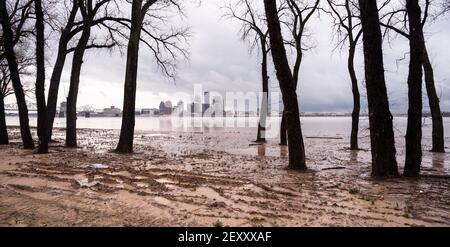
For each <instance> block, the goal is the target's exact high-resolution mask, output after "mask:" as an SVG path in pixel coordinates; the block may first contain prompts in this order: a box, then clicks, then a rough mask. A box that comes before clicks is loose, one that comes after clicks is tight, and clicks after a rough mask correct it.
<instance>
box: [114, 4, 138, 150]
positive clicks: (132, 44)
mask: <svg viewBox="0 0 450 247" xmlns="http://www.w3.org/2000/svg"><path fill="white" fill-rule="evenodd" d="M141 6H142V0H133V4H132V10H131V30H130V38H129V41H128V52H127V67H126V74H125V86H124V98H123V114H122V126H121V130H120V139H119V143H118V145H117V148H116V152H119V153H132V152H133V137H134V124H135V105H136V80H137V69H138V58H139V40H140V36H141V27H142V18H143V17H142V14H141Z"/></svg>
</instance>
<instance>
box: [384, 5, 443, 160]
mask: <svg viewBox="0 0 450 247" xmlns="http://www.w3.org/2000/svg"><path fill="white" fill-rule="evenodd" d="M424 4H425V7H424V13H423V15H422V17H421V20H420V21H421V28H420V35H421V36H422V63H423V64H422V66H423V70H424V74H425V88H426V90H427V95H428V103H429V106H430V112H431V118H432V141H433V142H432V143H433V144H432V149H431V152H440V153H443V152H445V144H444V125H443V119H442V112H441V108H440V105H439V97H438V96H437V93H436V86H435V83H434V71H433V66H432V65H431V62H430V58H429V57H428V51H427V47H426V42H425V38H424V34H423V29H424V25H425V24H426V22H427V20H428V19H430V18H428V17H429V14H428V12H429V9H430V5H431V4H432V1H429V0H427V1H425V3H424ZM419 7H420V2H419ZM445 11H446V10H445V9H444V10H442V12H440V14H443V13H444V12H445ZM403 12H407V10H406V9H399V10H393V11H391V12H389V13H388V14H385V17H386V16H389V18H388V22H387V23H381V24H382V25H383V26H384V27H386V28H388V29H390V30H392V31H394V32H396V33H398V34H400V35H402V36H403V37H405V38H407V39H411V35H410V34H408V33H407V32H405V31H404V30H405V29H406V27H407V25H406V19H405V18H403V17H395V15H396V14H398V13H401V14H403ZM399 18H402V19H403V21H397V23H399V24H401V26H400V25H398V26H395V24H392V23H390V21H391V20H394V19H398V20H399Z"/></svg>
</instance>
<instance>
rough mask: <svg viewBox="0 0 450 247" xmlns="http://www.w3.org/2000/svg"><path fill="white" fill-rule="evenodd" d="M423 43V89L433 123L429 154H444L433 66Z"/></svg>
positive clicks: (440, 113)
mask: <svg viewBox="0 0 450 247" xmlns="http://www.w3.org/2000/svg"><path fill="white" fill-rule="evenodd" d="M422 37H423V34H422ZM423 41H424V42H423V53H422V62H423V70H424V72H425V88H426V90H427V94H428V103H429V105H430V112H431V119H432V122H433V132H432V133H433V134H432V136H433V138H432V139H433V144H432V145H433V146H432V148H431V152H438V153H443V152H445V144H444V125H443V120H442V112H441V107H440V106H439V97H438V96H437V93H436V86H435V83H434V71H433V66H432V65H431V62H430V58H429V57H428V51H427V48H426V45H425V39H423Z"/></svg>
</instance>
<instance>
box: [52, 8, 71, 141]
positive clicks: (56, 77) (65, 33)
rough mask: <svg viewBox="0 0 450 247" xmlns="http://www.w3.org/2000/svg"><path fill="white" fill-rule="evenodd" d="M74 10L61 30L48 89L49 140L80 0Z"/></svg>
mask: <svg viewBox="0 0 450 247" xmlns="http://www.w3.org/2000/svg"><path fill="white" fill-rule="evenodd" d="M72 3H73V5H72V10H71V12H70V16H69V19H68V21H67V25H66V27H65V28H64V29H63V30H62V31H61V36H60V38H59V44H58V52H57V56H56V61H55V65H54V67H53V72H52V75H51V77H50V86H49V90H48V98H47V120H48V132H47V138H48V141H49V142H50V141H51V138H52V130H53V123H54V121H55V115H56V108H57V103H58V93H59V85H60V82H61V75H62V71H63V69H64V63H65V61H66V57H67V43H68V42H69V39H70V37H69V36H70V31H71V30H72V27H73V25H74V20H75V16H76V13H77V11H78V1H76V0H75V1H73V2H72Z"/></svg>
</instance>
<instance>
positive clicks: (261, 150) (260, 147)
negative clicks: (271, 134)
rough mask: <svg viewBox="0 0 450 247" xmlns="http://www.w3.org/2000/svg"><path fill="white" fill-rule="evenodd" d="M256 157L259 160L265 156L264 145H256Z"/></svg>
mask: <svg viewBox="0 0 450 247" xmlns="http://www.w3.org/2000/svg"><path fill="white" fill-rule="evenodd" d="M258 156H259V157H260V158H262V157H265V156H266V144H261V145H258Z"/></svg>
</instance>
